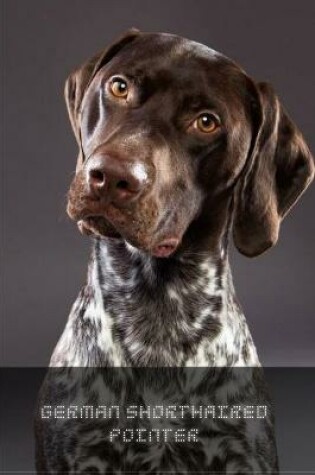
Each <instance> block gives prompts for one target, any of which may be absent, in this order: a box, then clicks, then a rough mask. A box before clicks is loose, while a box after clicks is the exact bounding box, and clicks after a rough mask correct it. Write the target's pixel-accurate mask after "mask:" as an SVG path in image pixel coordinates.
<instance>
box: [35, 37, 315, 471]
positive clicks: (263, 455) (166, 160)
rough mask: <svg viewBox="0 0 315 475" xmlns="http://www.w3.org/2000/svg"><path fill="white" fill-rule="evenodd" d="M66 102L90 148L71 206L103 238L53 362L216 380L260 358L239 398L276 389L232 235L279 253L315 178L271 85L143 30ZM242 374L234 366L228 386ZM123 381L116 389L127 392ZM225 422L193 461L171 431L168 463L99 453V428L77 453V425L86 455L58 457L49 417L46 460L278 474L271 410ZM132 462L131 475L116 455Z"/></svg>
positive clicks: (79, 76) (107, 54)
mask: <svg viewBox="0 0 315 475" xmlns="http://www.w3.org/2000/svg"><path fill="white" fill-rule="evenodd" d="M65 98H66V102H67V107H68V112H69V116H70V121H71V124H72V128H73V131H74V134H75V136H76V139H77V142H78V145H79V157H78V162H77V168H76V175H75V177H74V179H73V182H72V184H71V187H70V191H69V201H68V214H69V215H70V217H71V218H72V219H73V220H75V221H76V222H77V224H78V227H79V229H80V231H81V232H82V233H84V234H88V235H91V236H92V238H93V239H92V241H93V248H92V255H91V260H90V265H89V272H88V281H87V284H86V286H85V287H84V288H83V290H82V291H81V293H80V295H79V297H78V299H77V301H76V302H75V304H74V306H73V308H72V311H71V314H70V317H69V320H68V323H67V325H66V328H65V331H64V333H63V335H62V337H61V339H60V341H59V343H58V345H57V347H56V349H55V351H54V353H53V356H52V359H51V364H50V366H51V368H55V367H62V368H63V370H64V371H66V368H73V367H80V368H82V367H83V368H87V367H93V368H96V367H97V368H100V367H101V368H107V369H109V368H113V367H120V368H122V367H123V368H125V369H126V370H127V369H130V370H131V369H132V368H134V370H135V371H136V370H137V368H138V367H146V368H148V367H159V368H161V367H164V368H165V367H168V368H169V369H170V367H186V368H188V367H195V368H196V367H207V368H208V373H207V378H206V379H207V384H208V383H209V382H211V378H215V373H214V372H213V371H214V368H216V371H218V370H219V368H221V369H222V368H225V370H227V369H228V368H235V367H246V368H251V369H252V372H251V373H250V374H251V376H250V377H249V373H246V375H244V381H243V382H240V380H238V381H237V382H235V381H234V383H233V384H236V385H237V391H236V390H235V388H234V389H233V395H234V399H233V398H232V399H233V401H234V402H235V400H236V401H237V402H238V403H240V401H244V399H243V397H244V395H248V394H249V393H250V394H253V395H254V394H255V395H257V394H258V393H259V391H260V393H259V394H262V391H263V390H262V389H261V388H262V386H261V385H260V384H261V382H258V380H259V381H260V378H257V377H256V376H254V373H255V370H254V368H255V367H256V369H257V367H259V366H260V363H259V360H258V357H257V353H256V349H255V346H254V343H253V340H252V337H251V335H250V332H249V329H248V327H247V324H246V320H245V318H244V315H243V313H242V310H241V308H240V306H239V304H238V301H237V299H236V297H235V293H234V288H233V282H232V277H231V272H230V268H229V263H228V257H227V250H228V236H229V233H230V231H231V230H232V233H233V238H234V242H235V245H236V247H237V248H238V250H239V251H240V252H241V253H242V254H245V255H246V256H257V255H258V254H261V253H263V252H264V251H266V250H267V249H268V248H270V247H271V246H273V245H274V244H275V243H276V241H277V239H278V234H279V227H280V223H281V220H282V219H283V218H284V216H285V215H286V214H287V213H288V211H289V210H290V209H291V208H292V206H293V205H294V204H295V202H296V201H297V200H298V198H299V197H300V195H301V194H302V192H303V191H304V190H305V189H306V187H307V186H308V185H309V183H310V182H311V180H312V178H313V175H314V164H313V159H312V157H311V154H310V152H309V150H308V147H307V145H306V144H305V142H304V140H303V137H302V135H301V133H300V132H299V130H298V129H297V127H296V126H295V125H294V123H293V122H292V121H291V119H290V118H289V116H288V114H287V113H286V111H285V110H284V108H283V107H282V105H281V104H280V102H279V100H278V98H277V96H276V94H275V93H274V91H273V89H272V87H271V86H270V85H269V84H267V83H258V82H255V81H254V80H253V79H251V78H250V77H249V76H248V75H247V74H246V73H245V72H244V71H243V70H242V69H241V68H240V67H239V66H238V65H237V64H236V63H234V62H233V61H232V60H230V59H228V58H227V57H225V56H223V55H222V54H220V53H218V52H216V51H214V50H212V49H210V48H208V47H206V46H204V45H201V44H199V43H196V42H194V41H190V40H187V39H184V38H181V37H178V36H175V35H171V34H160V33H152V34H151V33H141V32H139V31H137V30H131V31H129V32H127V33H126V34H125V35H124V36H123V37H122V38H120V39H119V40H118V41H117V42H115V43H114V44H113V45H111V46H110V47H109V48H107V49H106V50H105V51H102V52H101V53H100V54H97V55H95V56H94V57H93V58H92V59H91V60H90V61H89V62H88V63H86V64H84V65H83V66H82V67H80V68H79V69H78V70H76V71H75V72H74V73H73V74H71V75H70V77H69V78H68V80H67V82H66V88H65ZM65 367H66V368H65ZM127 367H131V368H127ZM210 369H211V371H212V372H211V371H210ZM143 371H144V372H145V368H143ZM67 374H68V378H70V376H69V374H70V372H69V373H67ZM93 374H95V373H93ZM135 374H137V375H138V376H139V372H137V373H135ZM143 374H144V373H143ZM233 374H234V373H233ZM138 376H137V377H138ZM95 377H96V376H95ZM133 377H134V378H135V376H133ZM117 378H118V376H117ZM119 378H122V376H121V375H120V376H119ZM203 378H204V376H203ZM105 379H106V378H105V377H104V378H103V382H104V381H105ZM109 379H110V378H109ZM109 379H107V384H108V385H110V384H109V383H108V381H109ZM162 379H163V378H162ZM175 379H176V377H175V376H174V378H173V383H174V381H175ZM69 380H70V379H68V381H69ZM91 380H93V378H92V376H91V375H89V378H86V379H84V378H83V376H82V381H85V383H83V382H82V385H83V388H85V389H86V388H87V387H89V390H90V389H91V384H92V383H91ZM110 380H111V382H112V379H110ZM119 380H120V381H121V379H119ZM232 380H233V375H232V373H229V372H226V373H225V382H224V384H225V386H224V387H225V389H226V391H227V392H228V391H229V390H230V391H231V388H230V387H229V384H231V381H232ZM234 380H235V378H234ZM87 381H88V382H87ZM93 381H94V380H93ZM98 381H99V380H98ZM133 381H134V384H133V386H132V387H133V391H135V390H137V387H139V386H137V385H136V384H135V380H133ZM204 381H205V380H204ZM216 381H218V379H216ZM220 381H221V382H220V384H219V383H218V386H217V387H220V391H221V389H222V379H221V380H220ZM190 383H191V381H190ZM199 383H200V381H199ZM47 384H48V383H47V382H46V385H47ZM55 384H57V383H55ZM93 384H94V383H93ZM111 384H112V383H111ZM174 384H175V383H174ZM191 384H192V383H191ZM117 387H118V386H115V388H116V390H114V389H113V394H116V396H117V394H118V393H119V395H120V396H119V397H121V391H122V388H121V386H119V388H120V389H117ZM200 387H201V385H200V384H199V386H198V388H199V389H200ZM93 388H94V386H93ZM181 388H182V386H181ZM203 388H204V389H203V391H204V393H203V397H204V396H205V391H206V393H207V395H208V399H209V398H210V397H213V391H214V390H213V387H212V389H211V391H212V393H211V394H210V393H209V391H208V390H209V386H207V388H208V389H207V390H206V389H205V388H206V386H203ZM229 388H230V389H229ZM81 389H82V388H81ZM164 389H165V388H164ZM190 389H191V386H190ZM181 390H182V389H181ZM93 391H94V392H93V394H94V396H95V388H94V389H93ZM156 391H158V390H156ZM177 391H178V387H177ZM83 392H84V391H83ZM193 392H194V391H193ZM54 394H55V396H56V392H55V393H54ZM82 394H83V393H81V396H82ZM194 394H199V395H200V391H199V392H198V391H195V392H194ZM222 394H223V393H222V391H221V393H220V397H219V399H220V398H221V397H222ZM236 394H237V398H236V399H235V396H236ZM82 397H83V398H84V396H82ZM253 397H254V396H253ZM255 397H256V396H255ZM127 399H128V398H127ZM127 399H125V400H124V401H125V402H126V401H127ZM254 399H255V398H254ZM86 400H89V397H88V396H86ZM255 400H256V399H255ZM128 401H129V399H128ZM217 401H218V399H217ZM51 402H52V401H51V400H50V403H51ZM208 404H209V403H208ZM92 422H93V421H92ZM256 422H257V421H256ZM42 423H43V422H42ZM90 423H91V421H90ZM77 424H78V422H77ZM95 424H96V423H95ZM216 424H217V425H215V427H214V426H212V428H211V433H210V432H208V433H207V434H208V435H207V441H208V442H207V443H209V444H210V445H209V447H210V449H209V450H208V449H207V450H208V451H207V452H206V456H203V458H202V461H200V460H201V459H199V461H197V458H195V459H193V458H189V454H190V453H192V452H190V451H194V450H196V448H195V447H196V446H194V444H193V443H192V442H190V445H189V444H188V445H186V446H185V450H184V455H183V454H181V458H180V456H179V452H178V450H179V449H177V448H176V447H177V446H176V443H175V442H174V443H173V442H172V443H170V445H167V443H165V444H164V445H163V444H162V446H161V445H159V450H162V449H163V450H162V452H163V451H167V450H168V452H167V453H168V456H167V457H166V456H165V452H163V454H164V455H163V457H164V458H163V457H162V455H161V453H162V452H159V454H160V455H159V457H160V458H159V462H158V463H157V461H156V459H154V461H153V458H150V457H151V455H152V450H151V449H150V448H148V446H147V445H145V446H144V445H142V446H141V448H140V449H139V446H135V445H130V444H129V445H128V444H127V446H126V443H125V444H124V443H123V442H126V440H124V441H123V442H121V443H120V445H119V442H118V441H117V440H115V441H113V440H111V445H106V444H105V442H103V443H104V444H105V445H103V449H104V450H103V452H102V451H101V450H100V449H99V445H98V452H97V455H95V453H94V455H93V457H94V458H93V457H92V456H91V454H90V452H89V457H90V458H89V460H90V461H89V462H88V463H87V462H86V459H85V458H84V457H83V455H82V450H83V449H82V447H83V446H84V447H85V449H84V450H86V446H87V444H88V442H87V438H85V439H84V442H82V437H81V449H82V450H81V455H80V457H81V458H80V457H79V456H78V455H77V454H78V446H79V439H80V436H79V435H78V429H76V431H77V432H76V436H75V438H74V439H73V440H75V443H74V442H73V445H72V446H71V447H72V456H71V457H72V458H71V457H70V456H69V452H68V456H67V453H63V456H61V452H60V453H59V455H58V456H57V455H56V451H54V450H53V449H52V447H55V446H56V445H53V440H54V439H53V436H52V432H53V431H52V430H51V429H50V432H49V431H48V428H47V427H46V426H45V425H43V427H41V429H39V430H40V431H41V432H40V434H41V435H40V437H39V439H40V441H39V445H41V447H40V448H38V454H39V459H41V460H42V461H41V462H38V467H39V470H40V469H41V470H45V471H47V472H49V473H53V470H55V471H56V470H57V471H58V470H59V471H61V470H62V471H63V472H66V473H123V472H124V471H125V472H127V471H128V470H129V471H131V470H132V471H133V472H134V473H161V474H163V473H166V472H168V473H182V471H185V470H186V472H185V473H190V472H189V470H191V471H192V470H194V471H196V470H203V471H206V472H207V473H219V472H220V473H223V472H224V473H239V474H244V473H275V472H276V470H277V457H276V451H275V447H274V440H273V435H272V434H273V429H272V424H273V422H272V417H271V416H270V419H269V420H268V421H265V426H264V427H263V428H262V426H260V428H259V430H258V429H257V428H255V429H253V430H252V431H251V432H250V431H248V427H247V425H246V424H244V421H242V422H240V421H239V422H238V424H239V425H237V426H236V425H235V420H234V421H232V422H230V424H228V423H227V422H225V423H224V424H225V425H224V426H223V425H218V423H217V422H216ZM257 424H258V423H257ZM258 425H259V424H258ZM258 425H257V426H258ZM45 427H46V429H45ZM58 427H59V426H58ZM67 427H68V426H67ZM71 427H72V426H71ZM93 427H94V429H95V428H96V425H94V426H93ZM236 427H238V431H237V430H236ZM59 429H60V428H59ZM54 430H57V429H56V427H54ZM71 430H72V429H71ZM71 430H70V428H69V427H68V428H67V437H68V439H67V440H70V439H69V437H70V435H69V431H70V432H71ZM73 430H74V429H73ZM209 430H210V429H209ZM246 431H247V432H246ZM255 431H256V432H255ZM48 432H49V434H50V436H49V437H48V436H45V434H47V433H48ZM63 433H64V432H63ZM60 434H61V432H60V430H59V432H58V437H59V439H58V440H61V439H60V437H61V435H60ZM94 435H95V434H94ZM116 435H117V434H116ZM81 436H82V433H81ZM205 437H206V436H205V435H204V438H203V442H202V443H203V449H205V440H206V439H205ZM220 437H221V439H220ZM116 439H117V437H116ZM93 440H94V439H93ZM218 440H219V441H218ZM114 442H115V443H116V445H115V444H114ZM55 443H57V442H55ZM98 443H99V439H98ZM82 444H83V445H82ZM84 444H85V445H84ZM172 444H173V445H172ZM211 444H212V445H211ZM233 444H234V445H233ZM177 445H178V444H177ZM65 447H66V445H65ZM73 447H76V449H73ZM89 447H90V446H89ZM131 447H132V448H131ZM144 447H145V448H144ZM161 447H162V448H161ZM170 447H171V448H172V450H171V449H170ZM174 447H175V448H174ZM181 447H183V446H181ZM199 448H200V447H199ZM60 450H61V449H60ZM64 450H66V449H64ZM67 450H70V448H69V447H68V448H67ZM84 450H83V451H84ZM180 450H181V451H183V449H182V448H181V449H180ZM131 452H132V455H131ZM113 454H115V457H116V458H115V457H114V455H113ZM85 455H87V452H86V453H85ZM155 456H156V453H155ZM58 457H59V458H58ZM62 457H63V458H62ZM69 457H70V458H71V460H72V461H71V462H70V461H69V460H70V459H69ZM82 457H83V458H82ZM91 457H92V458H93V460H94V462H91ZM152 457H153V455H152ZM61 458H62V460H63V462H62V464H61V465H60V463H61V462H60V460H61ZM123 458H124V465H123V467H124V470H123V469H122V466H121V465H119V462H117V460H120V463H122V462H121V461H122V459H123ZM96 459H97V461H95V460H96ZM83 460H84V462H83ZM166 460H167V461H166ZM180 460H181V461H180ZM185 460H186V465H185ZM148 461H149V462H148ZM58 463H59V465H58ZM80 463H81V465H80ZM84 464H85V465H84ZM148 464H149V465H148ZM49 470H51V472H50V471H49ZM93 470H94V471H93Z"/></svg>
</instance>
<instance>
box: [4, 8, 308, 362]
mask: <svg viewBox="0 0 315 475" xmlns="http://www.w3.org/2000/svg"><path fill="white" fill-rule="evenodd" d="M1 5H2V7H5V8H4V14H5V21H4V27H5V35H6V36H5V42H4V55H5V58H4V60H5V70H4V93H5V94H4V100H5V104H4V106H5V107H4V112H5V114H4V115H5V116H4V127H3V126H2V127H1V130H2V134H3V138H4V139H5V147H4V152H3V153H2V156H1V163H2V165H3V169H4V170H3V172H2V173H1V177H2V179H3V188H2V189H3V190H4V198H3V200H2V206H1V207H2V209H3V212H4V228H3V229H4V232H2V233H1V237H2V238H4V243H2V245H1V250H2V262H4V266H5V267H4V269H5V271H4V274H3V275H4V280H3V294H4V299H2V304H1V315H2V320H1V322H2V323H1V328H2V330H4V331H3V333H2V335H4V338H3V337H2V340H1V364H2V365H8V366H36V365H37V366H38V365H44V366H45V365H47V364H48V362H49V358H50V355H51V352H52V350H53V348H54V345H55V344H56V342H57V340H58V338H59V336H60V334H61V332H62V330H63V328H64V325H65V323H66V319H67V315H68V312H69V310H70V306H71V304H72V302H73V301H74V299H75V298H76V295H77V293H78V291H79V289H80V286H81V285H82V284H83V283H84V279H85V275H86V266H87V259H88V251H89V242H88V238H83V237H82V236H81V235H80V234H79V233H78V231H77V230H76V227H75V226H74V224H73V223H72V222H70V221H69V220H68V218H67V217H66V215H65V211H64V209H65V202H66V200H65V196H66V192H67V188H68V185H69V183H70V179H71V176H72V173H73V171H74V167H75V160H76V154H77V148H76V145H75V140H74V137H73V136H72V132H71V129H70V125H69V122H68V118H67V115H66V109H65V105H64V101H63V85H64V80H65V79H66V76H67V74H68V73H70V72H71V70H72V69H73V68H74V67H75V66H77V65H79V64H80V63H81V62H82V61H84V60H85V59H87V58H88V57H89V56H91V55H92V54H93V53H95V52H96V51H97V50H99V49H100V48H102V47H104V46H106V45H107V44H108V43H110V42H111V41H112V40H113V39H114V38H115V37H116V36H117V35H119V34H120V33H121V32H123V31H124V30H125V29H127V28H129V27H131V26H135V27H138V28H139V29H142V30H144V31H166V32H173V33H177V34H179V35H182V36H187V37H189V38H192V39H195V40H197V41H200V42H202V43H206V44H208V45H209V46H211V47H212V48H214V49H217V50H219V51H221V52H223V53H225V54H226V55H227V56H230V57H231V58H233V59H235V60H237V61H238V62H239V63H240V64H241V65H242V66H243V67H244V68H245V69H246V70H247V72H248V73H249V74H251V75H252V76H253V77H255V78H257V79H260V80H268V81H270V82H272V83H273V85H274V86H275V88H276V90H277V92H278V94H279V96H280V97H281V99H282V101H283V103H284V104H285V106H286V108H287V109H288V111H289V113H290V114H291V116H292V118H293V119H294V120H295V121H296V123H297V124H298V125H299V127H300V128H301V130H302V131H303V133H304V135H305V138H306V139H307V141H308V144H309V145H310V147H311V150H312V151H313V153H314V150H315V136H314V116H315V114H314V113H315V99H314V85H315V61H314V42H315V38H314V30H315V2H314V1H312V0H304V1H301V0H299V1H297V0H295V1H293V0H285V1H284V0H277V1H270V0H269V1H252V0H229V1H228V0H223V1H222V0H220V2H218V1H211V0H208V1H206V0H194V1H193V0H155V1H154V0H129V1H127V0H125V1H124V0H115V1H112V0H103V1H101V0H90V1H88V0H67V1H65V0H54V1H52V0H45V1H43V0H27V1H26V0H20V1H18V0H8V1H7V2H3V1H2V3H1ZM314 197H315V186H314V185H313V187H311V189H309V190H308V191H307V193H306V194H305V195H304V197H303V198H302V200H301V201H300V202H299V203H298V205H297V206H296V207H295V208H294V210H293V211H292V213H291V214H290V215H289V216H288V217H287V219H286V220H285V222H284V224H283V226H282V232H281V237H280V241H279V243H278V245H277V246H276V247H275V248H274V249H272V250H271V251H269V252H268V253H267V254H265V255H263V256H261V257H259V258H256V259H252V260H250V259H247V258H245V257H243V256H241V255H239V254H237V253H236V252H235V251H232V264H233V270H234V280H235V285H236V289H237V292H238V296H239V298H240V300H241V302H242V304H243V307H244V310H245V313H246V316H247V319H248V322H249V325H250V328H251V331H252V333H253V337H254V340H255V342H256V345H257V348H258V351H259V354H260V357H261V360H262V362H263V364H265V365H276V366H277V365H285V366H289V365H293V366H300V365H314V364H315V349H314V340H315V338H314V335H315V320H314V266H315V246H314V239H315V224H314V210H315V202H314ZM3 205H4V206H3Z"/></svg>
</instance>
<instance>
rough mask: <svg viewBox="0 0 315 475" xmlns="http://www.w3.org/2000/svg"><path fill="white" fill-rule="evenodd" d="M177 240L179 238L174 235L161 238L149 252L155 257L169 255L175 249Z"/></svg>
mask: <svg viewBox="0 0 315 475" xmlns="http://www.w3.org/2000/svg"><path fill="white" fill-rule="evenodd" d="M179 242H180V240H179V239H178V238H176V237H169V238H166V239H163V240H162V241H160V242H159V243H158V244H156V245H155V246H154V247H153V248H152V249H151V253H152V255H153V256H155V257H169V256H170V255H171V254H173V252H174V251H175V250H176V248H177V246H178V244H179Z"/></svg>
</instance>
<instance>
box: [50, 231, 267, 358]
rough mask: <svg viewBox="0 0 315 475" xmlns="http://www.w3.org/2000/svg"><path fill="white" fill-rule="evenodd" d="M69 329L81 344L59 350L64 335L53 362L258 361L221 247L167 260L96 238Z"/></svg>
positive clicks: (67, 330) (121, 244)
mask: <svg viewBox="0 0 315 475" xmlns="http://www.w3.org/2000/svg"><path fill="white" fill-rule="evenodd" d="M71 322H72V323H71ZM74 332H76V333H75V334H73V333H74ZM65 334H68V339H67V341H68V342H69V341H70V340H73V341H74V344H76V343H77V345H78V347H77V349H76V353H75V356H73V357H71V356H69V353H68V356H67V360H66V361H65V360H64V359H63V357H61V358H59V357H58V353H59V355H60V354H62V353H64V352H65V348H64V347H65V343H62V339H61V341H60V343H59V345H58V346H59V348H58V346H57V348H56V351H55V354H56V355H55V357H53V359H52V364H53V365H54V364H57V365H68V364H69V365H75V366H86V365H93V366H94V365H95V366H100V365H109V366H136V365H137V366H186V365H189V366H233V365H257V364H259V363H258V359H257V355H256V351H255V348H254V345H253V343H252V339H251V336H250V333H249V331H248V328H247V325H246V322H245V319H244V316H243V314H242V312H241V310H240V307H239V305H238V303H237V300H236V298H235V293H234V288H233V283H232V278H231V273H230V267H229V263H228V259H227V254H226V248H225V247H224V246H218V250H217V251H216V252H212V253H210V254H209V252H207V253H206V252H193V251H189V252H188V251H186V252H183V253H182V254H180V255H178V256H176V255H175V256H174V257H173V258H168V259H163V258H155V257H150V256H149V255H148V254H145V253H143V252H141V251H138V250H137V249H135V248H133V247H132V246H130V245H129V244H126V242H125V241H123V240H113V239H95V240H94V243H93V248H92V256H91V260H90V264H89V272H88V283H87V286H86V287H85V289H84V290H83V292H82V293H81V295H80V296H79V298H78V299H77V302H76V304H75V305H74V307H73V310H72V313H71V315H70V318H69V322H68V325H67V327H66V330H65ZM93 338H94V341H91V339H93ZM64 339H65V337H64ZM70 346H71V345H70V344H69V343H68V347H70ZM84 348H88V350H86V353H85V354H84ZM56 357H57V359H56Z"/></svg>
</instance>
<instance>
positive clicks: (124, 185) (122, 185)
mask: <svg viewBox="0 0 315 475" xmlns="http://www.w3.org/2000/svg"><path fill="white" fill-rule="evenodd" d="M116 188H118V189H120V190H127V189H128V188H129V184H128V182H127V181H126V180H120V181H119V182H118V183H117V184H116Z"/></svg>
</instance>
